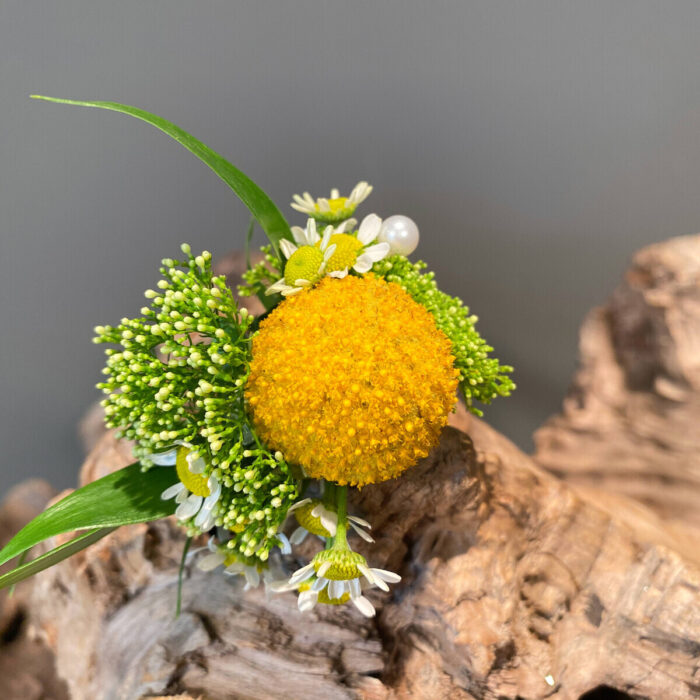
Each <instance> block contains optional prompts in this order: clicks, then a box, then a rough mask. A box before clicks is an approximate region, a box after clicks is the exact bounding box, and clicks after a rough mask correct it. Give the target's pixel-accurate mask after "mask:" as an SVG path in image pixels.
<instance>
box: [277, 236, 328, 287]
mask: <svg viewBox="0 0 700 700" xmlns="http://www.w3.org/2000/svg"><path fill="white" fill-rule="evenodd" d="M322 262H323V253H322V252H321V251H320V249H319V248H315V247H314V246H310V245H305V246H302V247H301V248H299V249H297V250H295V251H294V253H292V257H291V258H289V260H287V264H286V265H285V266H284V281H285V282H286V283H287V284H288V285H290V286H292V287H293V286H295V285H296V282H297V280H308V281H309V282H316V280H318V278H319V273H318V270H319V267H320V266H321V263H322Z"/></svg>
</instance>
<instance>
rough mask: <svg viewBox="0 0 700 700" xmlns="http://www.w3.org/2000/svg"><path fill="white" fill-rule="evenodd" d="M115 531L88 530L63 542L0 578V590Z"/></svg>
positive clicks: (111, 529) (107, 529)
mask: <svg viewBox="0 0 700 700" xmlns="http://www.w3.org/2000/svg"><path fill="white" fill-rule="evenodd" d="M115 530H116V528H115V527H102V528H98V529H96V530H89V531H88V532H84V533H82V534H81V535H78V536H77V537H74V538H73V539H72V540H70V542H65V543H64V544H62V545H60V546H58V547H55V548H54V549H52V550H51V551H49V552H46V554H42V555H41V556H40V557H37V558H36V559H33V560H32V561H30V562H28V563H26V564H22V565H20V566H18V567H16V568H14V569H12V571H8V572H7V573H6V574H3V575H2V576H0V588H7V587H8V586H14V585H15V584H17V583H19V582H20V581H24V579H25V578H29V577H30V576H34V574H38V573H39V572H40V571H43V570H44V569H48V568H49V567H50V566H53V565H54V564H58V563H59V562H61V561H63V560H64V559H67V558H68V557H70V556H73V554H76V553H77V552H79V551H81V550H82V549H85V548H86V547H89V546H90V545H91V544H94V543H95V542H97V540H101V539H102V538H103V537H105V536H106V535H109V533H110V532H114V531H115Z"/></svg>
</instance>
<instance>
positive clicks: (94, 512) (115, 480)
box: [0, 462, 177, 566]
mask: <svg viewBox="0 0 700 700" xmlns="http://www.w3.org/2000/svg"><path fill="white" fill-rule="evenodd" d="M176 481H177V474H176V473H175V469H174V468H167V467H154V468H153V469H151V470H150V471H149V472H148V473H146V474H144V473H143V472H142V471H141V465H140V464H139V463H138V462H136V463H134V464H131V465H129V466H128V467H124V469H120V470H119V471H116V472H113V473H112V474H108V475H107V476H104V477H102V478H101V479H98V480H97V481H93V482H92V483H90V484H87V485H86V486H83V487H82V488H79V489H78V490H77V491H73V493H70V494H68V495H67V496H66V497H65V498H63V499H61V500H60V501H59V502H58V503H54V505H52V506H51V507H50V508H47V509H46V510H45V511H44V512H43V513H40V514H39V515H37V516H36V518H34V520H32V521H31V522H29V523H28V524H27V525H25V526H24V527H23V528H22V529H21V530H20V531H19V532H18V533H17V534H16V535H15V536H14V537H13V538H12V539H11V540H10V541H9V542H8V543H7V545H6V546H5V548H4V549H3V550H2V551H0V565H1V564H4V563H5V562H6V561H9V560H10V559H13V558H14V557H16V556H18V555H20V554H22V552H25V551H26V550H28V549H29V548H30V547H33V546H34V545H36V544H38V543H39V542H42V541H43V540H45V539H47V538H49V537H53V536H54V535H60V534H62V533H64V532H72V531H73V530H93V529H95V528H114V527H119V526H120V525H131V524H134V523H144V522H148V521H150V520H159V519H160V518H165V517H167V516H169V515H172V514H173V513H174V512H175V508H176V506H177V504H176V503H175V501H173V500H168V501H164V500H162V499H161V497H160V494H161V493H162V492H163V491H164V490H165V489H166V488H168V487H169V486H172V485H173V484H174V483H175V482H176ZM30 563H32V562H30ZM25 566H26V565H25Z"/></svg>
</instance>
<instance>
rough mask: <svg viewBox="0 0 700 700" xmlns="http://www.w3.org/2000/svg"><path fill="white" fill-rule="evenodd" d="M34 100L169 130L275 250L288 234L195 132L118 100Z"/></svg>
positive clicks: (258, 193)
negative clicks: (239, 203)
mask: <svg viewBox="0 0 700 700" xmlns="http://www.w3.org/2000/svg"><path fill="white" fill-rule="evenodd" d="M30 97H32V98H34V99H36V100H46V101H48V102H57V103H59V104H66V105H78V106H80V107H99V108H100V109H109V110H112V111H114V112H121V113H122V114H129V115H131V116H132V117H136V118H137V119H141V120H143V121H145V122H147V123H148V124H151V125H152V126H155V127H156V128H157V129H160V130H161V131H162V132H164V133H166V134H168V136H170V137H172V138H173V139H175V141H177V142H178V143H180V144H181V145H183V146H184V147H185V148H186V149H187V150H188V151H190V153H193V154H194V155H195V156H197V158H199V159H200V160H201V161H202V162H203V163H205V164H206V165H208V166H209V167H210V168H211V169H212V170H213V171H214V172H215V173H216V174H217V175H218V176H219V177H220V178H221V179H222V180H223V181H224V182H225V183H226V184H227V185H228V186H229V187H230V188H231V189H232V190H233V191H234V192H235V193H236V194H237V195H238V197H239V198H240V199H241V201H242V202H243V203H244V204H245V205H246V206H247V207H248V209H249V210H250V213H251V214H252V215H253V216H254V217H255V218H256V219H257V221H258V223H259V224H260V226H261V227H262V229H263V231H265V233H266V234H267V237H268V238H269V239H270V242H271V243H272V245H273V247H274V249H275V251H277V250H278V247H279V242H280V240H281V239H283V238H291V233H290V230H289V224H288V223H287V222H286V220H285V218H284V216H282V214H281V213H280V211H279V209H277V207H276V206H275V204H274V202H273V201H272V200H271V199H270V198H269V197H268V196H267V194H265V192H264V191H263V190H262V189H261V188H260V187H259V186H258V185H256V184H255V183H254V182H253V181H252V180H251V179H250V178H249V177H248V176H247V175H246V174H245V173H243V172H241V171H240V170H239V169H238V168H236V167H234V166H233V165H231V163H229V162H228V161H227V160H226V159H225V158H223V157H222V156H220V155H219V154H218V153H217V152H216V151H213V150H212V149H211V148H209V146H207V145H205V144H204V143H202V142H201V141H199V140H198V139H196V138H195V137H194V136H191V135H190V134H188V133H187V132H186V131H185V130H184V129H181V128H180V127H179V126H177V125H176V124H173V123H172V122H169V121H168V120H167V119H163V118H162V117H159V116H157V115H156V114H151V113H150V112H146V111H145V110H143V109H139V108H138V107H131V106H129V105H123V104H119V103H118V102H102V101H92V100H88V101H85V100H66V99H63V98H59V97H47V96H45V95H30Z"/></svg>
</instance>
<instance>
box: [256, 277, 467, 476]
mask: <svg viewBox="0 0 700 700" xmlns="http://www.w3.org/2000/svg"><path fill="white" fill-rule="evenodd" d="M453 361H454V357H453V356H452V345H451V343H450V341H449V340H448V338H447V337H446V336H445V335H444V334H443V333H442V331H440V330H438V328H437V327H436V325H435V321H434V320H433V316H432V315H431V314H430V312H428V311H427V310H426V309H425V307H423V306H421V305H420V304H418V303H416V302H415V301H413V299H411V297H410V296H409V295H408V294H407V293H406V292H404V291H403V289H401V287H399V286H398V285H397V284H394V283H390V282H385V281H384V280H382V279H380V278H377V277H374V276H373V275H371V274H370V275H367V276H366V277H356V276H348V277H345V278H344V279H333V278H329V277H327V278H325V279H324V280H322V281H321V283H320V284H319V285H318V286H316V287H314V288H312V289H309V290H305V291H303V292H301V293H300V294H298V295H295V296H293V297H289V298H287V299H286V300H285V301H283V302H282V303H281V304H280V305H279V306H278V307H277V308H276V309H275V310H274V311H273V312H272V313H271V314H270V316H269V317H268V318H266V319H265V320H264V321H263V322H262V323H261V324H260V331H259V333H258V334H257V335H256V336H255V338H254V339H253V349H252V362H251V365H250V377H249V379H248V384H247V387H246V397H247V399H248V402H249V406H250V413H251V417H252V421H253V424H254V426H255V429H256V431H257V432H258V434H259V435H260V437H261V438H262V439H263V440H264V441H265V442H266V443H267V445H268V446H269V447H270V448H271V449H274V450H281V451H282V452H283V453H284V456H285V459H286V460H288V461H290V462H294V463H297V464H300V465H301V466H302V467H303V468H304V470H305V471H306V473H307V474H308V475H309V476H311V477H313V478H316V479H326V480H329V481H334V482H336V483H338V484H350V485H353V486H363V485H365V484H372V483H376V482H379V481H385V480H386V479H392V478H394V477H396V476H398V475H399V474H401V473H402V472H403V471H405V470H406V469H408V468H409V467H410V466H412V465H413V464H415V463H416V462H417V461H418V460H419V459H420V458H422V457H425V456H427V454H428V452H429V451H430V449H431V448H432V447H433V446H434V445H435V444H437V441H438V439H439V436H440V432H441V431H442V428H443V427H444V426H445V424H446V423H447V417H448V415H449V413H450V411H451V410H452V408H453V406H454V404H455V402H456V391H457V378H458V372H457V370H455V368H454V365H453Z"/></svg>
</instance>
